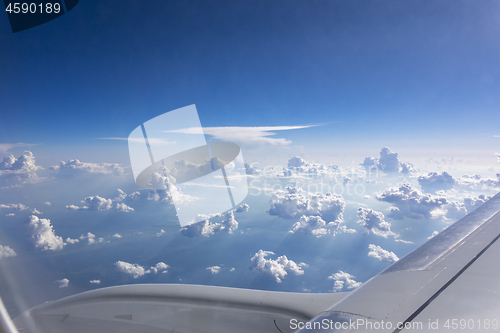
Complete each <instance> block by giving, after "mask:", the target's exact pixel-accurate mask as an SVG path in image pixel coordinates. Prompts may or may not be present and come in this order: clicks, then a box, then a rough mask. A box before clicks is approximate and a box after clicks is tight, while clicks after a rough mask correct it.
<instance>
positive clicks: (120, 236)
mask: <svg viewBox="0 0 500 333" xmlns="http://www.w3.org/2000/svg"><path fill="white" fill-rule="evenodd" d="M113 237H114V238H122V235H120V234H118V233H117V234H114V235H113Z"/></svg>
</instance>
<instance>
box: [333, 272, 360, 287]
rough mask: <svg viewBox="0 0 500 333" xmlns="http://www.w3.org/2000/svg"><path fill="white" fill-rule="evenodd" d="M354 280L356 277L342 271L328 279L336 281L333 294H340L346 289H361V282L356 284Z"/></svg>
mask: <svg viewBox="0 0 500 333" xmlns="http://www.w3.org/2000/svg"><path fill="white" fill-rule="evenodd" d="M354 278H355V276H353V275H351V274H349V273H347V272H344V271H341V270H339V271H338V272H337V273H335V274H332V275H330V276H329V277H328V279H330V280H333V281H335V283H334V285H333V290H332V291H333V292H339V291H341V290H342V289H344V287H345V288H346V289H348V290H350V289H354V288H357V287H359V286H360V285H361V282H356V281H355V280H354Z"/></svg>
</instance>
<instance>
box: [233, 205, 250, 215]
mask: <svg viewBox="0 0 500 333" xmlns="http://www.w3.org/2000/svg"><path fill="white" fill-rule="evenodd" d="M249 208H250V206H249V205H247V204H241V205H239V206H238V208H236V213H243V212H248V209H249Z"/></svg>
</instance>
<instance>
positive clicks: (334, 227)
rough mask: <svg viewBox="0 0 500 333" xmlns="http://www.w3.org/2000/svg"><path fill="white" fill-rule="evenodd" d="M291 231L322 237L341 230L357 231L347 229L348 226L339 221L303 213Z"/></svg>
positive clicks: (347, 231)
mask: <svg viewBox="0 0 500 333" xmlns="http://www.w3.org/2000/svg"><path fill="white" fill-rule="evenodd" d="M289 232H290V233H292V234H293V233H296V232H301V233H304V234H308V235H314V236H316V237H321V236H324V235H333V236H335V235H336V234H337V233H339V232H346V233H355V232H356V230H354V229H347V227H346V226H340V223H339V222H338V221H335V222H330V223H326V222H325V221H324V220H323V219H322V218H321V217H320V216H306V215H302V216H301V217H300V219H299V222H296V223H295V224H294V225H293V227H292V230H290V231H289Z"/></svg>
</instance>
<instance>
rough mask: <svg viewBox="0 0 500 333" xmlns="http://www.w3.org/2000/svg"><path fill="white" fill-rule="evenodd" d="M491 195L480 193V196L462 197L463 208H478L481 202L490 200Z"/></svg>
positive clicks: (468, 210)
mask: <svg viewBox="0 0 500 333" xmlns="http://www.w3.org/2000/svg"><path fill="white" fill-rule="evenodd" d="M490 199H491V197H487V196H485V195H484V194H481V195H480V196H478V197H476V198H474V197H465V198H464V205H465V208H466V209H467V212H472V211H473V210H474V209H476V208H478V207H479V206H481V205H482V204H484V203H485V202H486V201H488V200H490Z"/></svg>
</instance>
